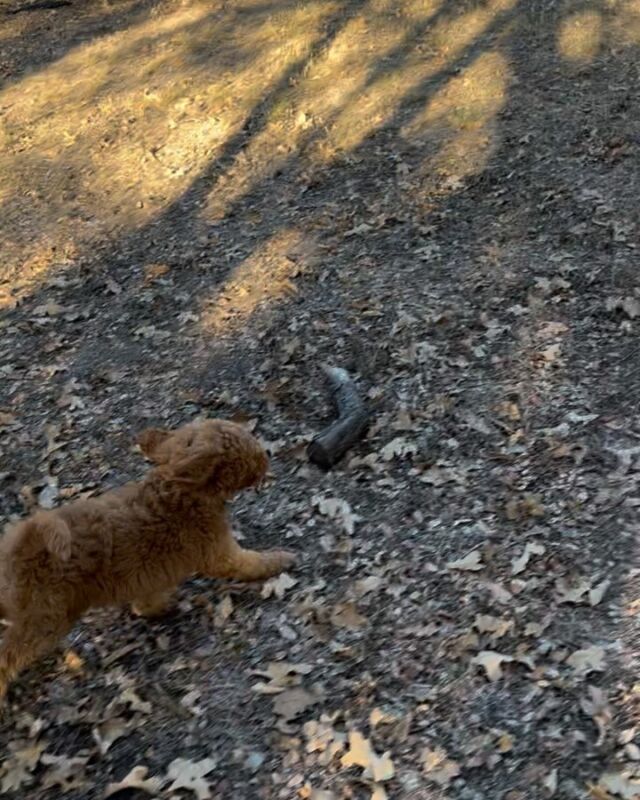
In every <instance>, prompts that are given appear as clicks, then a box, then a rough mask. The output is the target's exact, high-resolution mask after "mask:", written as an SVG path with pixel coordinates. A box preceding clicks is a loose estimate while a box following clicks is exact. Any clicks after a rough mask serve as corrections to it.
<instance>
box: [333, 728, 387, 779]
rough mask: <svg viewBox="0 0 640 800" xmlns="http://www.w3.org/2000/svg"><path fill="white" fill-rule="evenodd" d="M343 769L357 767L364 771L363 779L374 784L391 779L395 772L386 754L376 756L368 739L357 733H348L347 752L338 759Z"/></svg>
mask: <svg viewBox="0 0 640 800" xmlns="http://www.w3.org/2000/svg"><path fill="white" fill-rule="evenodd" d="M340 761H341V763H342V766H343V767H351V766H357V767H362V768H363V769H364V773H363V777H364V778H370V779H372V780H373V781H375V782H376V783H381V782H383V781H388V780H390V779H391V778H393V776H394V773H395V770H394V766H393V761H392V760H391V758H390V757H389V754H388V753H383V754H382V755H381V756H378V755H377V754H376V752H375V750H374V749H373V748H372V747H371V743H370V742H369V740H368V739H365V738H364V736H363V735H362V734H361V733H360V732H359V731H349V750H348V751H347V752H346V753H345V754H344V755H343V756H342V758H341V759H340Z"/></svg>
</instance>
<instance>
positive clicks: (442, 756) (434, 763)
mask: <svg viewBox="0 0 640 800" xmlns="http://www.w3.org/2000/svg"><path fill="white" fill-rule="evenodd" d="M422 766H423V769H424V772H425V774H426V775H427V776H428V777H429V779H430V780H432V781H433V782H434V783H437V784H438V786H441V787H443V788H446V787H447V786H448V785H449V784H450V783H451V781H452V780H453V779H454V778H457V777H458V775H459V774H460V765H459V764H458V763H457V762H456V761H452V760H451V759H450V758H448V756H447V752H446V750H444V749H443V748H441V747H437V748H436V749H435V750H432V749H431V748H429V747H426V748H425V749H424V750H423V751H422Z"/></svg>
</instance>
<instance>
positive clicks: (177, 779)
mask: <svg viewBox="0 0 640 800" xmlns="http://www.w3.org/2000/svg"><path fill="white" fill-rule="evenodd" d="M216 765H217V762H216V761H215V760H214V759H213V758H203V759H202V760H201V761H188V760H187V759H186V758H176V759H175V760H174V761H172V762H171V764H169V770H168V772H167V779H168V780H170V781H173V783H172V784H171V786H170V787H169V791H170V792H175V791H176V790H177V789H186V790H187V791H190V792H193V793H194V794H195V795H196V797H197V798H198V800H208V799H209V798H210V797H211V789H210V787H209V782H208V781H207V780H205V778H206V776H207V775H209V773H211V772H213V770H214V769H215V768H216Z"/></svg>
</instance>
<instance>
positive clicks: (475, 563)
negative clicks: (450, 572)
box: [447, 550, 484, 572]
mask: <svg viewBox="0 0 640 800" xmlns="http://www.w3.org/2000/svg"><path fill="white" fill-rule="evenodd" d="M447 569H456V570H460V571H463V572H479V571H480V570H481V569H484V564H483V563H482V553H481V552H480V551H479V550H472V551H471V552H470V553H468V554H467V555H466V556H464V558H459V559H458V560H457V561H449V562H447Z"/></svg>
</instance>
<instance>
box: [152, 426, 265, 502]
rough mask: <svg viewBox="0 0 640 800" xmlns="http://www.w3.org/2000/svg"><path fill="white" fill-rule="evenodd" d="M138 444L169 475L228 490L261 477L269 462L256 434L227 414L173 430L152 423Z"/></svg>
mask: <svg viewBox="0 0 640 800" xmlns="http://www.w3.org/2000/svg"><path fill="white" fill-rule="evenodd" d="M138 444H139V445H140V449H141V450H142V452H143V453H144V454H145V456H146V457H147V458H148V459H149V460H150V461H152V462H154V463H155V464H157V466H158V472H159V473H160V474H161V475H162V476H163V478H165V479H166V480H169V481H174V482H177V483H183V484H185V486H191V487H193V488H197V489H205V490H207V491H212V492H219V493H220V494H223V495H226V496H231V495H233V494H235V493H236V492H239V491H240V490H241V489H246V488H248V487H249V486H255V485H256V484H258V483H260V481H262V479H263V478H264V477H265V475H266V474H267V468H268V466H269V460H268V458H267V454H266V453H265V451H264V449H263V448H262V446H261V445H260V443H259V442H258V440H257V439H256V438H255V436H252V435H251V433H249V431H248V430H246V429H245V428H243V427H242V426H241V425H236V424H235V423H234V422H227V421H225V420H219V419H211V420H204V421H202V422H192V423H190V424H189V425H185V426H184V427H182V428H178V429H177V430H175V431H167V430H162V429H160V428H149V429H147V430H145V431H143V432H142V433H141V434H140V436H139V437H138Z"/></svg>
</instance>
